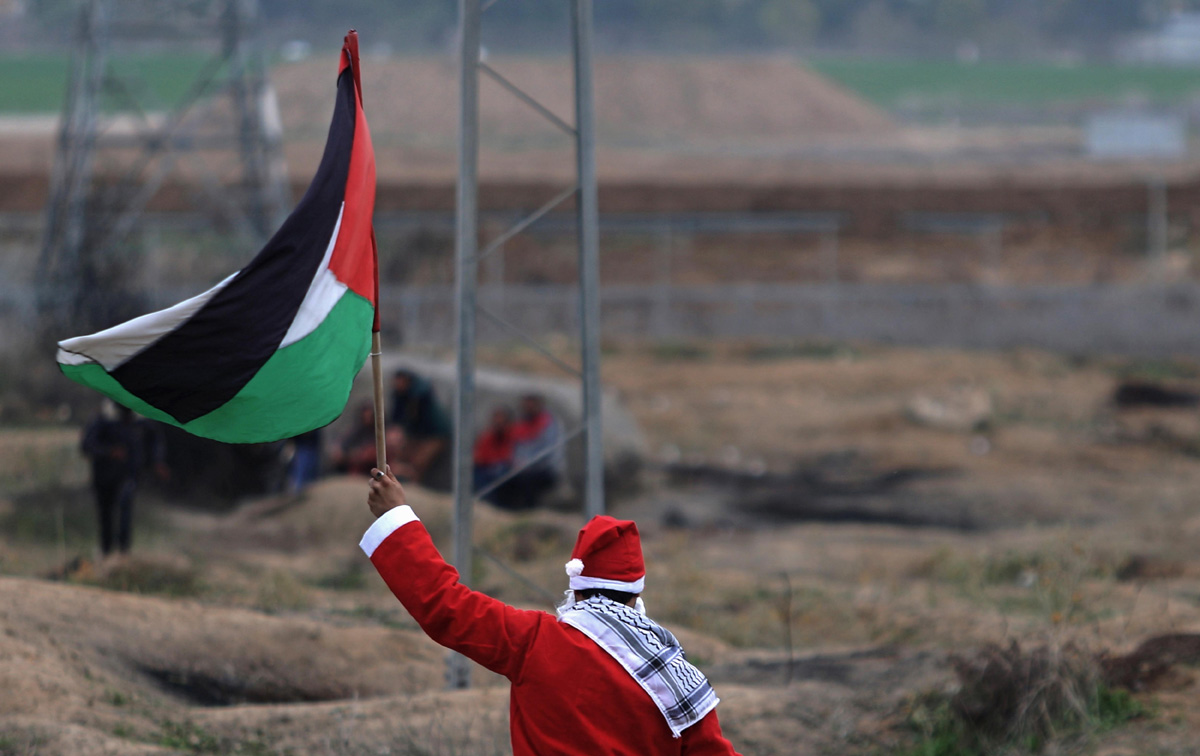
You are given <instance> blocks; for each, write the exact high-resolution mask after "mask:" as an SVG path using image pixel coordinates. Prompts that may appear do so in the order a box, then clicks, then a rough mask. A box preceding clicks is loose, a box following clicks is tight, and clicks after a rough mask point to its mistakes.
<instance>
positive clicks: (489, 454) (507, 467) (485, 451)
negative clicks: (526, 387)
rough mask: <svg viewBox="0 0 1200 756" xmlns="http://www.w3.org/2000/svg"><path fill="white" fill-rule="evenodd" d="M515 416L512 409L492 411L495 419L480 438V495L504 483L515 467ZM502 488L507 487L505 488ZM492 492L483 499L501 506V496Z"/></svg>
mask: <svg viewBox="0 0 1200 756" xmlns="http://www.w3.org/2000/svg"><path fill="white" fill-rule="evenodd" d="M513 443H514V438H513V413H512V410H510V409H509V408H508V407H504V406H500V407H496V408H495V409H493V410H492V419H491V422H490V423H489V424H488V427H487V428H484V430H483V433H480V434H479V438H477V439H476V440H475V454H474V463H475V475H474V480H475V492H476V493H478V492H479V491H482V490H483V489H485V488H487V487H488V486H490V485H492V484H493V483H495V482H496V481H497V480H500V479H501V478H503V477H504V476H505V475H508V473H509V472H510V471H511V470H512V466H513ZM500 488H503V486H501V487H500ZM500 488H498V489H497V490H496V491H492V492H490V493H488V494H487V495H485V496H483V497H482V498H483V499H484V500H485V501H490V502H492V503H497V498H498V497H497V494H498V493H499V491H500Z"/></svg>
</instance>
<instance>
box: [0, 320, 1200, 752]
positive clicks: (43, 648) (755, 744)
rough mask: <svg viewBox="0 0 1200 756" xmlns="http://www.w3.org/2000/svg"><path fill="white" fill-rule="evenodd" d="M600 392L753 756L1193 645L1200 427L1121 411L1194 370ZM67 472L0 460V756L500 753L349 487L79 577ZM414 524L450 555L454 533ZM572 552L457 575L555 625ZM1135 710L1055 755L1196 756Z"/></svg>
mask: <svg viewBox="0 0 1200 756" xmlns="http://www.w3.org/2000/svg"><path fill="white" fill-rule="evenodd" d="M484 359H485V361H488V362H492V363H495V364H499V365H505V366H507V367H515V368H521V369H526V370H530V371H539V370H541V369H542V367H541V364H540V363H539V362H537V361H536V359H535V356H534V355H532V354H531V353H525V352H522V351H515V352H514V351H511V350H509V351H504V352H496V353H492V354H486V355H484ZM604 370H605V376H604V378H605V381H606V383H607V385H608V386H609V387H611V388H613V389H615V390H617V391H619V392H620V394H621V396H622V398H623V399H624V401H625V403H626V404H627V405H628V407H629V409H630V410H631V411H632V412H633V414H634V415H635V416H636V417H637V418H638V420H639V422H640V423H641V424H642V427H643V430H644V432H645V434H646V436H647V438H648V440H649V448H650V449H651V450H652V459H650V460H649V462H650V464H649V469H648V471H647V473H646V478H645V481H644V486H643V489H642V492H641V493H640V494H638V495H637V496H635V497H634V498H632V499H628V500H624V501H621V502H618V503H617V504H616V505H615V508H614V512H615V514H617V515H620V516H627V517H635V518H637V519H638V521H639V524H640V525H641V528H642V530H643V532H644V534H645V545H646V550H647V557H648V564H649V565H650V577H649V580H648V587H647V592H646V600H647V604H648V606H649V609H650V611H651V613H652V614H653V615H655V616H657V617H658V618H660V619H662V620H663V621H664V622H665V623H666V624H667V625H668V626H669V627H671V628H672V629H674V630H677V631H679V634H680V636H681V639H682V640H683V642H684V646H685V648H687V649H689V654H690V656H691V657H692V658H693V659H694V660H695V661H696V662H697V663H698V664H699V665H700V666H701V667H702V668H703V669H705V670H706V671H707V672H708V673H709V675H710V676H711V678H712V679H713V681H714V683H715V685H716V686H717V689H718V693H719V694H720V695H721V697H722V699H723V702H722V704H721V716H722V721H723V722H724V724H725V728H726V730H727V732H728V733H729V734H730V736H731V737H732V738H733V739H734V741H735V743H737V744H738V745H739V747H740V749H741V750H742V752H743V753H746V754H748V755H749V754H780V755H784V754H787V755H792V754H863V755H873V754H882V753H904V752H905V749H906V748H909V747H911V746H913V745H914V743H916V742H917V735H915V734H914V731H913V727H912V725H911V721H912V720H911V717H912V716H913V711H914V710H915V709H914V707H915V706H916V702H918V701H920V700H922V696H925V695H927V694H929V693H930V692H936V691H943V690H946V689H948V688H950V687H951V686H952V685H953V681H954V675H953V673H952V671H951V668H950V666H949V664H948V658H949V656H950V655H952V654H969V653H971V652H972V651H973V650H974V649H976V648H979V647H980V646H981V645H983V644H985V643H988V642H1000V643H1005V642H1007V641H1008V640H1011V639H1016V640H1019V641H1020V642H1021V643H1022V644H1023V645H1027V646H1028V645H1034V644H1042V643H1050V644H1064V643H1067V642H1074V643H1077V644H1081V645H1082V646H1084V647H1085V648H1086V649H1088V651H1089V653H1092V652H1094V653H1101V652H1111V653H1120V652H1126V651H1129V650H1131V649H1133V648H1134V647H1135V646H1137V644H1138V643H1139V642H1141V641H1142V640H1143V639H1145V638H1148V637H1151V636H1154V635H1158V634H1161V633H1165V632H1197V631H1200V560H1198V559H1197V558H1196V553H1195V543H1196V539H1197V538H1198V537H1200V507H1198V505H1197V503H1196V496H1195V494H1194V492H1195V490H1196V487H1197V484H1198V483H1200V456H1198V454H1197V452H1196V443H1195V438H1196V437H1197V433H1200V411H1197V410H1196V409H1194V408H1175V409H1142V410H1137V411H1129V410H1126V411H1122V410H1118V409H1117V408H1116V407H1115V406H1114V405H1113V403H1112V400H1111V398H1112V394H1113V391H1114V389H1115V387H1116V386H1117V385H1118V382H1119V381H1120V380H1123V379H1124V378H1126V377H1128V376H1140V377H1143V378H1153V379H1155V380H1159V381H1164V382H1166V383H1167V384H1168V385H1171V386H1174V387H1177V388H1183V389H1192V390H1194V389H1197V388H1200V368H1197V366H1196V365H1195V364H1193V363H1186V362H1183V363H1129V362H1123V361H1116V360H1073V359H1067V358H1063V357H1059V356H1055V355H1049V354H1044V353H1038V352H1012V353H1004V354H979V353H964V352H955V351H937V350H913V349H893V348H881V347H863V346H846V345H814V344H799V345H792V346H787V345H783V346H781V345H760V346H756V345H740V346H722V345H694V344H678V345H672V344H667V345H657V346H646V347H635V346H623V347H622V346H617V345H612V346H610V347H609V349H608V353H607V354H606V358H605V363H604ZM73 443H74V435H73V432H72V431H71V430H70V429H61V430H55V429H49V430H36V429H35V430H7V431H5V432H4V433H3V434H0V444H2V445H3V454H0V459H3V460H4V465H3V469H2V470H0V474H2V475H3V480H4V482H5V483H4V490H5V491H6V492H7V493H6V494H5V497H6V498H5V499H4V500H3V502H2V503H0V521H2V522H3V529H2V530H0V572H2V573H3V577H0V753H14V754H33V753H36V754H135V753H136V754H140V753H147V754H149V753H242V754H284V753H292V754H360V753H361V754H367V753H371V754H375V753H393V754H405V753H425V754H472V755H474V754H503V753H507V752H508V746H507V732H506V711H507V708H506V707H507V696H506V689H505V683H504V681H503V680H500V679H497V678H495V677H494V676H491V675H489V674H487V673H485V672H483V671H481V670H477V671H476V676H475V680H476V683H477V687H476V688H475V689H473V690H471V691H468V692H447V691H444V690H443V689H442V687H443V683H442V664H443V652H442V650H441V649H439V648H437V647H436V646H435V645H434V644H432V643H431V642H429V641H428V640H427V639H426V638H425V637H424V636H423V635H422V634H421V633H420V631H419V630H418V629H417V628H416V627H415V625H414V624H413V622H412V620H411V619H410V618H409V617H408V616H407V614H406V613H405V612H404V611H403V609H402V608H401V607H399V605H398V604H397V603H396V602H395V600H394V599H393V598H392V597H391V596H390V594H388V592H387V590H386V588H385V587H384V586H383V585H382V583H381V581H380V580H379V579H378V578H377V577H376V576H375V575H374V573H373V571H372V570H371V569H370V566H369V564H367V563H366V561H365V559H363V558H362V556H361V554H359V553H358V552H357V547H356V542H357V539H358V536H359V534H360V533H361V531H362V529H363V528H364V527H365V526H366V525H367V524H368V522H369V520H370V515H369V514H368V513H367V512H366V510H365V506H364V504H363V498H364V486H363V484H362V482H360V481H357V480H350V479H344V478H330V479H327V480H325V481H323V482H321V483H319V484H318V485H316V486H315V487H314V488H312V489H311V490H310V491H309V492H308V493H307V494H306V495H305V497H304V498H303V499H301V500H298V501H291V500H286V499H279V498H268V499H263V500H258V501H251V502H247V503H245V504H244V505H243V506H242V507H241V508H239V509H238V510H237V511H236V512H234V513H232V514H228V515H214V514H208V513H205V512H198V511H188V510H182V509H179V508H178V507H175V506H171V505H170V502H163V501H161V500H158V499H155V498H154V497H152V496H150V495H146V496H143V498H142V500H141V501H140V503H139V511H138V512H139V523H140V528H139V531H138V534H137V553H136V554H135V555H134V557H133V558H131V559H130V560H127V561H125V562H116V563H104V564H100V565H96V564H94V563H93V562H92V560H91V556H92V554H91V549H92V546H91V537H92V532H91V531H90V530H89V527H90V515H91V511H90V501H89V500H88V496H87V492H86V490H85V489H84V488H83V476H82V475H81V474H80V470H79V467H80V464H81V463H80V462H78V461H71V462H69V463H67V464H62V463H61V460H62V459H63V458H66V459H71V456H70V455H72V454H73V452H72V447H73ZM21 455H25V456H21ZM55 459H58V460H60V463H59V464H58V465H55V464H53V462H52V461H53V460H55ZM14 460H21V461H14ZM411 497H412V499H413V504H414V506H415V508H416V509H417V510H418V511H419V512H420V513H421V515H422V517H423V519H424V520H425V522H426V523H427V524H428V526H429V527H430V529H431V531H432V532H433V533H434V536H435V539H436V540H437V541H438V543H439V545H441V546H442V547H443V548H446V547H448V545H449V540H450V539H449V536H450V504H449V502H448V501H447V500H446V499H445V498H444V497H440V496H437V495H434V494H429V493H427V492H424V491H421V490H420V489H413V490H412V491H411ZM58 511H61V512H63V517H62V519H61V520H57V518H56V514H55V513H56V512H58ZM839 511H841V512H845V511H853V512H859V513H868V514H871V513H873V514H872V518H873V519H872V518H868V517H861V518H860V520H868V519H869V521H858V522H855V521H849V522H847V521H841V518H839V517H838V516H837V513H838V512H839ZM578 525H579V520H578V516H577V515H575V514H573V513H562V512H552V511H539V512H535V513H532V514H526V515H520V516H517V515H512V514H508V513H502V512H497V511H495V510H493V509H491V508H489V507H487V506H486V505H480V506H478V507H477V510H476V539H477V543H478V545H479V547H480V549H481V550H482V552H485V553H486V554H488V555H491V556H493V557H495V558H496V559H498V560H500V562H502V563H503V564H504V565H507V569H510V570H512V571H514V572H515V573H516V574H518V575H520V578H517V577H514V575H513V574H511V573H510V572H508V571H507V570H506V569H503V568H501V567H500V566H498V563H497V562H495V561H492V560H491V559H490V558H489V557H487V556H480V557H479V558H478V559H477V561H476V567H475V569H474V572H473V575H472V578H473V580H474V583H475V584H476V585H478V586H479V587H480V588H482V589H484V590H486V591H488V592H490V593H492V594H494V595H497V596H499V597H501V598H503V599H504V600H506V601H510V602H513V603H517V604H520V605H524V606H529V607H541V608H548V607H549V604H550V602H551V601H552V600H553V598H554V596H555V594H556V593H557V592H558V591H559V590H561V588H562V583H563V577H562V563H563V561H564V560H565V556H566V555H567V553H568V552H569V549H570V546H571V543H572V542H573V540H574V532H575V529H576V528H577V527H578ZM76 555H80V556H83V557H84V560H83V561H79V560H75V559H74V557H75V556H76ZM1191 663H1194V662H1191ZM1136 695H1137V697H1138V699H1139V700H1140V701H1142V702H1144V703H1145V704H1146V705H1147V706H1148V707H1149V708H1150V710H1151V712H1152V713H1151V714H1150V715H1148V716H1146V717H1143V718H1141V719H1137V720H1134V721H1132V722H1130V723H1127V724H1124V725H1122V726H1120V727H1117V728H1115V729H1089V730H1086V731H1085V732H1084V733H1083V734H1082V735H1076V736H1073V737H1070V738H1066V739H1063V740H1061V741H1055V742H1054V743H1052V744H1051V746H1050V750H1049V751H1047V752H1052V753H1063V754H1066V753H1072V754H1074V753H1080V754H1082V753H1096V754H1107V755H1108V756H1116V754H1127V755H1128V756H1140V755H1142V754H1173V755H1174V754H1178V755H1180V756H1182V755H1184V754H1195V753H1197V752H1198V751H1197V748H1196V743H1197V742H1198V740H1197V735H1198V734H1200V706H1198V705H1197V701H1198V700H1200V698H1198V697H1197V696H1196V684H1195V669H1194V668H1192V667H1189V666H1187V663H1184V664H1182V665H1179V666H1177V668H1176V669H1175V670H1174V671H1173V673H1172V674H1171V675H1167V676H1165V677H1162V678H1159V679H1157V681H1156V682H1155V683H1154V685H1152V686H1150V688H1149V689H1147V690H1140V691H1139V692H1138V693H1137V694H1136Z"/></svg>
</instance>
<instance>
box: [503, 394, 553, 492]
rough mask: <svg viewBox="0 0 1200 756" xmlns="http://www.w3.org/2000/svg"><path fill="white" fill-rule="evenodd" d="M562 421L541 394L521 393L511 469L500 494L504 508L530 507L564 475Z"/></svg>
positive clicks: (514, 429) (514, 428)
mask: <svg viewBox="0 0 1200 756" xmlns="http://www.w3.org/2000/svg"><path fill="white" fill-rule="evenodd" d="M562 437H563V433H562V425H561V424H560V423H559V422H558V418H557V417H555V416H554V414H553V413H551V412H550V410H548V409H546V399H545V397H543V396H542V395H541V394H526V395H525V396H523V397H521V410H520V417H519V418H518V419H517V422H516V424H515V425H514V426H513V442H514V443H513V469H514V470H517V471H518V472H517V474H516V475H514V476H513V477H512V479H511V480H509V481H508V482H507V483H505V484H504V486H503V488H504V489H505V490H504V492H503V494H502V495H501V497H500V500H501V501H502V502H503V503H502V506H504V507H505V508H506V509H532V508H534V507H536V506H537V505H538V504H540V503H541V501H542V497H544V496H545V495H546V494H547V493H549V492H550V491H552V490H554V487H555V486H557V485H558V484H559V482H560V481H562V479H563V471H564V470H565V469H566V455H565V453H564V450H563V446H562Z"/></svg>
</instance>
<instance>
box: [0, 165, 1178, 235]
mask: <svg viewBox="0 0 1200 756" xmlns="http://www.w3.org/2000/svg"><path fill="white" fill-rule="evenodd" d="M48 181H49V177H48V176H46V175H44V174H43V173H40V172H25V173H22V172H10V173H4V174H0V213H2V214H40V213H41V212H42V210H43V208H44V207H45V203H46V200H47V198H48V190H49V186H48ZM1164 187H1165V190H1166V201H1167V207H1166V210H1167V212H1168V214H1169V216H1170V218H1171V220H1172V221H1173V222H1187V223H1188V225H1191V226H1195V225H1197V224H1198V223H1200V177H1192V176H1182V177H1175V178H1172V179H1168V180H1167V181H1166V182H1165V184H1164ZM306 188H307V184H302V183H296V184H295V186H294V187H293V195H294V196H296V197H299V196H300V195H301V194H302V193H303V192H304V190H305V189H306ZM560 191H562V186H561V185H560V184H558V183H555V182H552V181H540V180H533V181H521V180H513V181H500V180H485V181H483V182H481V185H480V189H479V202H480V208H481V211H482V212H484V213H499V214H505V215H508V214H515V213H522V212H531V211H533V210H535V209H537V208H538V207H540V206H541V205H542V204H543V203H544V202H546V200H547V199H548V198H550V197H553V196H554V195H556V194H558V193H559V192H560ZM599 192H600V211H601V213H603V214H647V215H654V214H685V213H698V214H701V213H714V214H715V213H729V214H763V215H770V214H779V213H831V214H836V215H837V216H838V218H839V225H840V229H841V231H842V233H846V234H850V235H857V236H867V237H876V238H877V237H880V236H886V235H888V234H893V233H899V232H903V231H905V230H909V229H911V227H912V224H913V221H912V218H913V217H914V216H919V215H922V214H940V215H944V216H945V217H946V219H947V220H948V221H949V222H953V220H954V217H955V216H959V217H961V219H962V220H963V221H965V222H966V223H968V225H969V224H970V223H972V222H974V220H979V218H980V216H985V215H986V216H988V217H989V218H992V219H994V220H995V221H998V222H1000V223H1002V224H1003V226H1004V228H1005V229H1006V230H1008V231H1013V230H1019V229H1021V228H1036V229H1055V230H1058V231H1063V232H1070V233H1082V234H1088V233H1096V232H1099V231H1104V230H1111V229H1115V228H1124V227H1127V226H1128V225H1129V224H1130V223H1131V222H1132V223H1135V224H1136V223H1139V222H1142V221H1140V220H1139V219H1142V218H1144V217H1145V215H1146V213H1147V211H1148V208H1149V206H1150V202H1151V200H1150V196H1151V192H1150V191H1149V190H1148V184H1147V182H1146V181H1145V180H1143V179H1141V178H1137V177H1135V176H1131V175H1128V174H1125V173H1122V174H1121V175H1113V176H1109V177H1105V178H1098V177H1096V176H1083V177H1075V178H1070V177H1059V178H1052V177H1048V176H1045V175H1034V176H1031V177H1029V178H1028V179H1025V180H1021V179H1018V178H1014V177H1000V176H991V177H986V176H981V177H974V178H972V177H969V176H965V175H964V176H959V177H953V178H947V177H944V176H939V175H926V174H924V173H923V172H921V171H916V170H914V171H913V172H911V173H910V174H907V175H901V176H896V175H893V176H891V177H889V178H886V179H883V178H881V179H880V180H878V181H871V180H868V179H866V178H864V177H862V176H855V177H854V178H852V179H851V178H848V179H838V178H837V176H836V175H829V174H827V173H814V174H813V175H797V176H796V178H795V180H794V181H789V182H759V181H753V180H746V181H737V180H715V181H708V182H701V181H678V182H677V181H671V180H663V181H659V182H655V181H645V180H636V181H631V180H611V181H602V182H601V184H600V187H599ZM570 209H571V203H570V202H566V203H564V204H563V205H562V206H561V207H560V209H559V211H558V212H559V213H566V212H568V211H570ZM453 211H454V183H453V181H451V180H445V181H424V182H419V181H417V182H400V181H391V182H389V181H381V182H380V184H379V187H378V193H377V198H376V217H377V218H381V219H386V217H387V216H388V215H389V214H411V213H432V214H449V213H453ZM147 212H149V213H161V214H164V215H175V214H189V213H195V212H196V207H195V192H194V191H193V190H192V189H191V188H189V187H188V186H186V185H183V184H178V183H168V184H166V185H164V186H163V187H162V188H161V189H160V190H159V192H158V193H157V194H156V195H155V197H154V199H153V200H152V201H151V202H150V203H149V205H148V206H147Z"/></svg>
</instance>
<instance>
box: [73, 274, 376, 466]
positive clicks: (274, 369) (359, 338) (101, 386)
mask: <svg viewBox="0 0 1200 756" xmlns="http://www.w3.org/2000/svg"><path fill="white" fill-rule="evenodd" d="M373 319H374V310H373V309H372V308H371V304H370V303H369V302H368V301H367V300H365V299H363V298H362V297H360V296H358V295H357V294H355V293H354V292H351V291H347V292H346V293H345V294H343V295H342V298H341V299H340V300H338V303H337V304H336V305H334V308H333V310H331V311H330V313H329V314H328V315H327V316H326V317H325V320H324V321H323V322H322V323H321V325H320V326H318V327H317V329H316V330H314V331H313V332H312V333H310V334H308V335H307V336H305V337H304V338H303V339H301V340H300V341H297V342H296V343H294V344H289V345H288V346H286V347H284V348H283V349H280V350H279V351H277V352H275V354H274V355H272V357H271V358H270V359H269V360H267V362H266V364H265V365H263V367H262V369H261V370H259V371H258V373H257V374H256V375H255V376H254V377H253V378H251V379H250V382H249V383H247V384H246V385H245V386H244V387H243V388H242V390H241V391H239V392H238V393H237V395H236V396H234V397H233V398H232V399H230V400H229V401H228V402H226V403H225V404H224V405H222V406H220V407H218V408H217V409H215V410H213V411H212V412H210V413H208V414H207V415H204V416H203V417H198V418H196V419H195V420H193V421H191V422H190V423H187V424H184V425H181V424H180V423H178V422H176V421H175V420H173V419H172V418H171V417H170V416H168V415H167V414H166V413H164V412H162V411H160V410H158V409H155V408H154V407H151V406H150V405H148V404H146V403H145V402H144V401H142V400H141V399H139V398H138V397H136V396H134V395H132V394H130V393H129V392H128V391H126V390H125V389H124V387H122V386H121V384H119V383H117V381H116V380H115V379H113V377H112V376H110V375H109V374H108V373H107V372H105V370H104V368H103V367H101V366H99V365H96V364H89V365H63V366H62V370H63V373H65V374H66V375H67V377H68V378H71V379H72V380H75V381H78V382H79V383H82V384H84V385H85V386H90V387H92V388H94V389H96V390H97V391H100V392H101V393H103V394H106V395H107V396H110V397H112V398H113V399H114V400H116V401H118V402H120V403H121V404H124V405H126V406H127V407H129V408H131V409H133V410H134V411H135V412H138V413H139V414H142V415H144V416H146V417H148V418H150V419H152V420H161V421H162V422H164V423H170V424H171V425H176V426H179V427H180V428H183V429H184V430H186V431H188V432H189V433H194V434H195V435H197V436H204V437H206V438H212V439H216V440H218V441H225V442H228V443H259V442H264V441H275V440H278V439H281V438H289V437H291V436H295V435H298V434H300V433H304V432H306V431H309V430H312V429H313V428H319V427H320V426H322V425H325V424H327V423H329V422H332V421H333V420H334V419H335V418H337V416H338V415H339V414H341V412H342V409H343V408H344V407H345V406H346V400H347V398H348V397H349V395H350V384H351V382H352V381H353V380H354V376H355V375H357V374H358V371H359V369H360V368H361V367H362V364H363V362H365V361H366V359H367V355H368V354H369V353H370V351H371V322H372V320H373ZM230 348H231V349H236V348H237V345H236V344H231V345H230Z"/></svg>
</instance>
